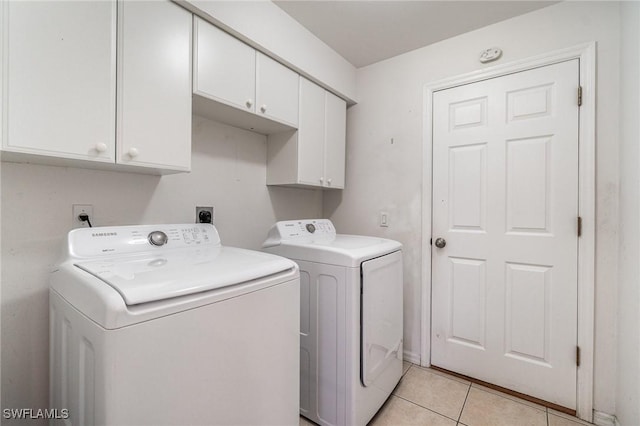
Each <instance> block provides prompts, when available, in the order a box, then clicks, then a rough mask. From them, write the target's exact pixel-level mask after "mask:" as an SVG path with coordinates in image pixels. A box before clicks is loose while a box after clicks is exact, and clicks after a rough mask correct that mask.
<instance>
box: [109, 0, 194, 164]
mask: <svg viewBox="0 0 640 426" xmlns="http://www.w3.org/2000/svg"><path fill="white" fill-rule="evenodd" d="M119 25H120V37H119V40H120V43H119V62H118V64H119V66H118V161H119V162H121V163H124V164H131V165H139V166H148V167H160V168H163V169H174V170H188V169H189V167H190V163H191V25H192V19H191V14H190V13H189V12H187V11H186V10H184V9H182V8H181V7H180V6H177V5H176V4H174V3H171V2H168V1H163V2H135V1H131V2H129V1H127V2H122V3H120V9H119Z"/></svg>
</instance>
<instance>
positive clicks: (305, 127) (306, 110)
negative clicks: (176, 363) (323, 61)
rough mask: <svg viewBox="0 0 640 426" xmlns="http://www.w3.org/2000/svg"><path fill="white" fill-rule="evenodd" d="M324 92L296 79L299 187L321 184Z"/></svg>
mask: <svg viewBox="0 0 640 426" xmlns="http://www.w3.org/2000/svg"><path fill="white" fill-rule="evenodd" d="M324 92H325V90H324V89H323V88H322V87H320V86H318V85H316V84H314V83H312V82H310V81H309V80H307V79H305V78H302V77H301V78H300V117H299V127H298V183H301V184H307V185H317V186H322V185H323V183H324V166H323V162H324V119H325V118H324V115H325V112H324V109H325V107H324Z"/></svg>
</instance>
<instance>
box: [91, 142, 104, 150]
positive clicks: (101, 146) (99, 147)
mask: <svg viewBox="0 0 640 426" xmlns="http://www.w3.org/2000/svg"><path fill="white" fill-rule="evenodd" d="M94 148H95V150H96V151H98V152H106V151H107V144H106V143H102V142H99V143H97V144H96V146H95V147H94Z"/></svg>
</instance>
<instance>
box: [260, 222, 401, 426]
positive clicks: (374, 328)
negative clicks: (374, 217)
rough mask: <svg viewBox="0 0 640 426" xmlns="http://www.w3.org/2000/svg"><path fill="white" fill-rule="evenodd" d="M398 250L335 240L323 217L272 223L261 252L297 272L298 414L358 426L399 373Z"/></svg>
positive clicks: (385, 243)
mask: <svg viewBox="0 0 640 426" xmlns="http://www.w3.org/2000/svg"><path fill="white" fill-rule="evenodd" d="M401 249H402V245H401V244H400V243H399V242H397V241H392V240H387V239H383V238H376V237H362V236H356V235H338V234H336V230H335V228H334V226H333V224H332V223H331V221H329V220H326V219H316V220H292V221H284V222H278V223H276V224H275V225H274V226H273V227H272V228H271V230H270V231H269V235H268V238H267V240H266V241H265V243H264V244H263V250H265V251H267V252H269V253H274V254H278V255H280V256H284V257H287V258H289V259H292V260H294V261H295V262H296V263H297V264H298V266H299V267H300V309H301V311H300V312H301V316H300V413H301V414H302V415H303V416H305V417H307V418H308V419H310V420H312V421H314V422H316V423H318V424H320V425H349V426H355V425H365V424H367V423H368V422H369V420H371V418H372V417H373V416H374V415H375V413H376V412H377V411H378V410H379V409H380V407H381V406H382V404H384V402H385V400H386V399H387V398H388V397H389V395H390V394H391V392H392V391H393V389H394V387H395V386H396V385H397V384H398V381H399V380H400V377H401V376H402V330H403V322H402V300H403V299H402V290H403V281H402V251H401Z"/></svg>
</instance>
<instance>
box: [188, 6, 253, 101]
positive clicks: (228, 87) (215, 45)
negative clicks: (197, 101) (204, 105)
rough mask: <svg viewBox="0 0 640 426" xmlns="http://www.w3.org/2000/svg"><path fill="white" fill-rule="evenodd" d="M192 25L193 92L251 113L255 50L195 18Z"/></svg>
mask: <svg viewBox="0 0 640 426" xmlns="http://www.w3.org/2000/svg"><path fill="white" fill-rule="evenodd" d="M194 26H195V32H196V39H195V40H196V41H195V58H194V59H195V64H194V87H193V92H194V93H195V94H197V95H202V96H206V97H208V98H211V99H214V100H216V101H219V102H223V103H226V104H229V105H233V106H235V107H237V108H241V109H244V110H247V111H251V112H254V111H255V86H256V51H255V49H254V48H252V47H251V46H248V45H246V44H244V43H243V42H241V41H240V40H238V39H237V38H235V37H232V36H231V35H229V34H227V33H226V32H224V31H222V30H221V29H219V28H217V27H215V26H213V25H211V24H210V23H208V22H206V21H203V20H202V19H200V18H198V17H195V18H194Z"/></svg>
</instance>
